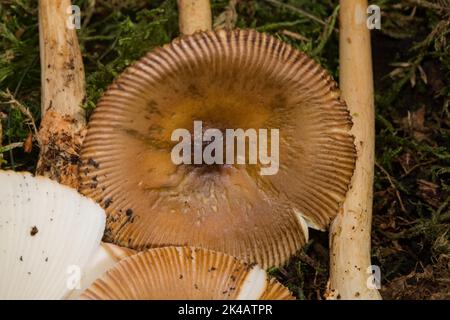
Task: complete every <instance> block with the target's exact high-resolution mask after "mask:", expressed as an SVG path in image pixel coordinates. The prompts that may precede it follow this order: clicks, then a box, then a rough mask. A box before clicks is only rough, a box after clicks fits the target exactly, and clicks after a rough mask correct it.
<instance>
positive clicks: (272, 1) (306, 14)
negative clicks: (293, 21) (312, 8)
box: [266, 0, 326, 26]
mask: <svg viewBox="0 0 450 320" xmlns="http://www.w3.org/2000/svg"><path fill="white" fill-rule="evenodd" d="M266 2H269V3H270V4H272V5H275V6H278V7H284V8H286V9H289V10H291V11H294V12H296V13H298V14H300V15H302V16H304V17H306V18H308V19H311V20H314V21H316V22H318V23H320V24H322V25H324V26H325V25H326V22H325V21H323V20H322V19H320V18H318V17H316V16H315V15H313V14H311V13H309V12H306V11H305V10H302V9H300V8H297V7H294V6H292V5H290V4H287V3H283V2H281V1H278V0H266Z"/></svg>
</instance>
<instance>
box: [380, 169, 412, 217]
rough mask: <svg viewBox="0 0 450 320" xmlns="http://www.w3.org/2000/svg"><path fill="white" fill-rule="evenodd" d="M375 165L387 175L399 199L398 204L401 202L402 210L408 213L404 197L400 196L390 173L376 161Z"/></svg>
mask: <svg viewBox="0 0 450 320" xmlns="http://www.w3.org/2000/svg"><path fill="white" fill-rule="evenodd" d="M375 165H376V166H377V167H378V169H380V170H381V172H383V173H384V175H385V176H386V178H387V179H388V181H389V183H390V185H391V187H392V188H393V189H394V191H395V195H396V196H397V199H398V202H399V204H400V208H401V210H402V211H403V212H405V213H406V212H407V211H406V208H405V206H404V204H403V201H402V197H401V196H400V192H399V191H398V189H397V187H396V186H395V183H394V181H393V178H392V177H391V175H390V174H389V172H387V171H386V169H384V168H383V167H382V166H381V165H380V164H378V162H376V161H375Z"/></svg>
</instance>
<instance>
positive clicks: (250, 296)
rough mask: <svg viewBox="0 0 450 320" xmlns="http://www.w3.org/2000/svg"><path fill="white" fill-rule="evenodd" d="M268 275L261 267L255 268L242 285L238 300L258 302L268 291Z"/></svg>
mask: <svg viewBox="0 0 450 320" xmlns="http://www.w3.org/2000/svg"><path fill="white" fill-rule="evenodd" d="M267 281H268V279H267V273H266V272H265V271H264V270H263V269H261V268H260V267H259V266H254V267H253V268H252V269H251V270H250V272H249V273H248V275H247V277H246V278H245V280H244V283H243V284H242V287H241V289H240V291H239V294H238V296H237V299H236V300H258V299H259V298H260V297H261V296H262V295H263V294H264V290H265V289H266V285H267Z"/></svg>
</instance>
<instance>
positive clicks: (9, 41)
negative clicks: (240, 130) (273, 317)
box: [0, 0, 450, 299]
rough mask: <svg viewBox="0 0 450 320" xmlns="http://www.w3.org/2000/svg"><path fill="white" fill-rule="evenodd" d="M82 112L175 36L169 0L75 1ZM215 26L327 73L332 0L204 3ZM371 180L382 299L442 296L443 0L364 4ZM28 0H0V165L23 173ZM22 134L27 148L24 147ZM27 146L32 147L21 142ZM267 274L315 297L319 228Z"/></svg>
mask: <svg viewBox="0 0 450 320" xmlns="http://www.w3.org/2000/svg"><path fill="white" fill-rule="evenodd" d="M74 3H75V4H77V5H79V6H80V7H81V9H82V27H81V29H80V30H79V39H80V43H81V47H82V52H83V57H84V63H85V68H86V80H87V93H88V95H87V100H86V103H85V106H84V107H85V108H86V109H87V111H88V114H89V113H90V111H91V110H92V109H93V108H94V107H95V104H96V102H97V100H98V99H99V97H100V96H101V95H102V93H103V92H104V90H105V88H106V87H107V86H108V85H109V84H110V83H111V82H112V81H113V79H114V78H115V77H116V76H117V75H118V74H119V73H120V72H121V71H122V70H123V69H124V68H126V67H127V66H128V65H130V64H131V63H132V62H133V61H135V60H136V59H138V58H139V57H141V56H143V55H144V54H145V53H146V52H147V51H149V50H151V49H152V48H154V47H156V46H159V45H162V44H164V43H167V42H169V41H170V40H171V39H173V38H174V37H177V35H178V21H177V19H178V16H177V10H176V1H175V0H165V1H161V0H155V1H148V0H78V1H74ZM212 3H213V10H214V17H215V25H216V26H221V27H239V28H255V29H257V30H259V31H263V32H268V33H271V34H273V35H275V36H276V37H278V38H280V39H283V40H284V41H286V42H288V43H290V44H292V45H293V46H295V47H296V48H298V49H300V50H303V51H306V52H307V53H308V54H309V55H310V56H312V57H313V58H314V59H316V60H317V61H319V62H320V63H321V64H322V65H323V66H324V67H325V68H326V69H328V70H329V71H330V73H331V74H332V75H333V76H334V77H335V79H336V80H338V79H339V68H338V30H337V27H338V21H337V19H336V17H337V15H338V10H339V8H338V7H336V3H337V1H331V0H318V1H308V0H289V1H285V0H279V1H278V0H231V1H228V0H215V1H212ZM371 3H373V4H377V5H379V6H380V7H381V9H382V21H381V23H382V25H381V27H382V28H381V30H375V31H373V32H372V36H373V38H372V43H373V61H374V64H373V66H374V73H375V86H376V134H377V135H376V143H377V151H376V176H375V195H374V196H375V199H374V220H373V231H372V260H373V264H376V265H379V266H380V267H381V271H382V289H381V293H382V295H383V297H384V298H385V299H445V298H447V299H448V298H450V241H449V238H450V225H449V222H450V206H449V201H450V188H449V182H450V179H449V178H450V153H449V147H450V127H449V116H450V111H449V107H450V9H449V8H450V1H448V0H428V1H426V0H404V1H390V0H374V1H371ZM39 112H40V64H39V39H38V23H37V1H32V0H2V1H1V2H0V119H1V123H2V126H3V141H2V143H1V144H0V164H1V167H2V168H3V169H14V170H26V171H34V168H35V165H36V159H37V155H38V152H39V148H38V145H37V142H36V139H35V135H34V131H33V121H34V122H35V123H36V125H37V126H38V125H39V121H40V116H39ZM31 139H33V144H32V145H31ZM31 146H32V148H30V147H31ZM1 154H3V158H1ZM271 273H272V274H273V275H274V276H276V277H277V278H278V279H280V281H281V282H283V283H284V284H286V285H288V286H289V287H290V289H291V290H292V291H293V292H294V293H295V294H296V296H297V297H299V298H301V299H322V298H323V293H324V290H325V287H326V281H327V278H328V235H327V234H326V233H320V232H314V233H313V234H312V236H311V240H310V242H309V244H308V245H307V246H306V248H305V249H304V250H303V251H302V252H300V253H299V254H298V255H297V256H296V257H294V258H293V259H292V260H291V262H290V263H289V264H288V265H287V266H286V267H283V268H280V269H277V270H271Z"/></svg>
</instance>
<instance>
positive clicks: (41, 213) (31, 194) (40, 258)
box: [0, 172, 105, 299]
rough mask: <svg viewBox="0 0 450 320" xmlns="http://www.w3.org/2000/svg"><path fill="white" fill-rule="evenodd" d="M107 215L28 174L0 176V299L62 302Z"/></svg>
mask: <svg viewBox="0 0 450 320" xmlns="http://www.w3.org/2000/svg"><path fill="white" fill-rule="evenodd" d="M104 226H105V214H104V212H103V210H102V209H101V208H100V207H99V206H98V205H97V204H95V203H94V202H93V201H91V200H89V199H87V198H85V197H83V196H81V195H79V194H78V193H77V192H76V191H74V190H72V189H70V188H67V187H64V186H61V185H59V184H58V183H56V182H54V181H51V180H49V179H46V178H42V177H33V176H31V175H30V174H21V173H14V172H0V299H62V298H64V297H65V296H66V295H67V294H68V293H69V292H70V291H71V288H72V287H73V286H76V285H77V282H78V281H77V280H79V276H80V275H81V273H82V270H83V267H84V266H85V265H86V263H87V261H88V259H89V258H90V257H91V255H92V254H93V252H94V251H95V250H96V249H97V248H98V246H99V243H100V240H101V237H102V235H103V231H104Z"/></svg>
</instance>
